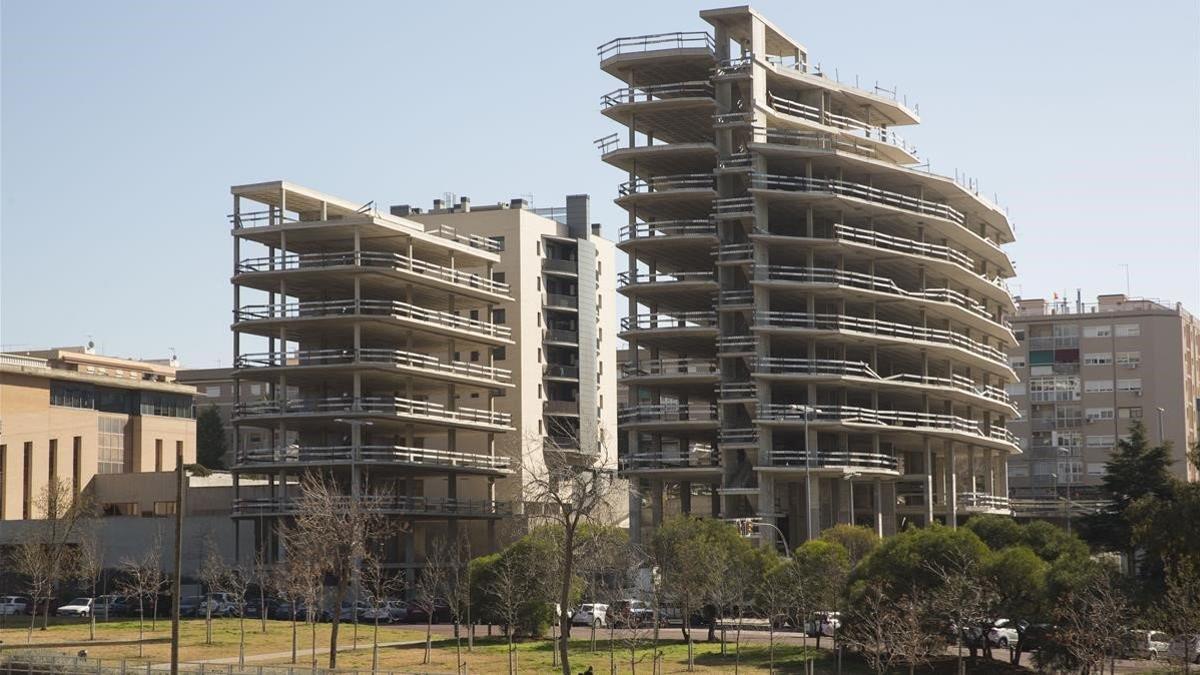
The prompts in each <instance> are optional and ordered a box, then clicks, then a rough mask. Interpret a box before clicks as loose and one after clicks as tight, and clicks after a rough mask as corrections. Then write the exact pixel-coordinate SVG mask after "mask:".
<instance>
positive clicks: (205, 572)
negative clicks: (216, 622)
mask: <svg viewBox="0 0 1200 675" xmlns="http://www.w3.org/2000/svg"><path fill="white" fill-rule="evenodd" d="M197 576H199V577H200V583H201V584H202V585H203V586H204V644H206V645H211V644H212V643H213V638H212V610H213V593H217V592H219V590H220V587H221V580H222V579H223V578H224V577H225V559H224V558H223V557H222V556H221V549H220V548H218V547H217V542H216V540H215V539H213V537H212V534H208V535H206V536H205V537H204V553H203V556H202V557H201V559H200V569H199V570H198V572H197Z"/></svg>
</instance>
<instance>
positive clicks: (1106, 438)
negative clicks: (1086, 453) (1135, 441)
mask: <svg viewBox="0 0 1200 675" xmlns="http://www.w3.org/2000/svg"><path fill="white" fill-rule="evenodd" d="M1116 444H1117V437H1116V436H1114V435H1112V434H1107V435H1103V436H1088V437H1087V446H1088V447H1089V448H1111V447H1113V446H1115V445H1116Z"/></svg>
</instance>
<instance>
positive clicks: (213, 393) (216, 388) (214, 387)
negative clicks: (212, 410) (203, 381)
mask: <svg viewBox="0 0 1200 675" xmlns="http://www.w3.org/2000/svg"><path fill="white" fill-rule="evenodd" d="M204 395H205V396H207V397H209V398H217V397H218V396H220V395H221V385H219V384H210V385H208V386H207V387H205V388H204Z"/></svg>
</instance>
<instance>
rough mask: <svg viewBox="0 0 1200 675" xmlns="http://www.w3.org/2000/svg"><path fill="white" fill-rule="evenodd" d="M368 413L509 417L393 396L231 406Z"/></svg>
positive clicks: (247, 413)
mask: <svg viewBox="0 0 1200 675" xmlns="http://www.w3.org/2000/svg"><path fill="white" fill-rule="evenodd" d="M355 413H371V414H379V415H389V416H391V415H394V416H397V417H408V418H418V419H426V420H431V421H434V422H447V421H450V422H463V423H471V424H490V425H494V426H509V425H510V424H511V422H512V416H511V415H509V414H508V413H506V412H496V411H492V410H480V409H478V408H455V409H453V410H451V409H449V408H447V407H446V406H444V405H442V404H440V403H433V402H431V401H417V400H414V399H407V398H400V397H394V396H363V397H360V398H357V399H356V398H354V397H353V396H329V397H325V398H294V399H288V400H286V401H279V400H265V401H247V402H242V403H238V404H237V405H235V406H234V415H235V416H237V417H245V418H249V417H275V416H280V415H322V416H328V415H348V414H355Z"/></svg>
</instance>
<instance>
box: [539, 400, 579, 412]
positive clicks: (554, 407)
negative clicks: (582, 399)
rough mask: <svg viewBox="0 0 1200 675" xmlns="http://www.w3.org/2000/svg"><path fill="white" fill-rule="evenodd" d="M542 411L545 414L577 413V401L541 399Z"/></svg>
mask: <svg viewBox="0 0 1200 675" xmlns="http://www.w3.org/2000/svg"><path fill="white" fill-rule="evenodd" d="M542 412H543V413H544V414H547V415H578V414H579V401H542Z"/></svg>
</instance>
